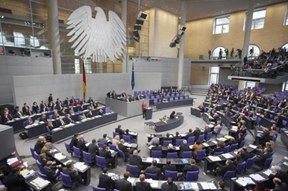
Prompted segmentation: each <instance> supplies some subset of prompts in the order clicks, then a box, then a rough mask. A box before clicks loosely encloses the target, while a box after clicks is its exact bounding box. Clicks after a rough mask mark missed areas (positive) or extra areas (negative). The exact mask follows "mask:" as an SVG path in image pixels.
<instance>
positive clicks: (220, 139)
mask: <svg viewBox="0 0 288 191" xmlns="http://www.w3.org/2000/svg"><path fill="white" fill-rule="evenodd" d="M217 140H218V141H224V142H225V141H226V139H225V138H223V137H221V138H218V139H217Z"/></svg>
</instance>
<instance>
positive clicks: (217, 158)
mask: <svg viewBox="0 0 288 191" xmlns="http://www.w3.org/2000/svg"><path fill="white" fill-rule="evenodd" d="M208 158H209V159H210V160H211V161H213V162H217V161H221V159H220V157H218V156H208Z"/></svg>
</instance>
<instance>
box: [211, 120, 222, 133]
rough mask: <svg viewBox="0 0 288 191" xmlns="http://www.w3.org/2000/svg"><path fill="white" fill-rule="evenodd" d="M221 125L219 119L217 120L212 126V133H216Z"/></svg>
mask: <svg viewBox="0 0 288 191" xmlns="http://www.w3.org/2000/svg"><path fill="white" fill-rule="evenodd" d="M221 126H222V124H221V121H217V122H216V125H215V127H214V129H213V133H214V134H217V132H218V130H219V129H220V128H221Z"/></svg>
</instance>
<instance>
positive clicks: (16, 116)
mask: <svg viewBox="0 0 288 191" xmlns="http://www.w3.org/2000/svg"><path fill="white" fill-rule="evenodd" d="M13 116H14V118H21V117H23V113H22V112H21V111H20V108H19V106H16V107H15V111H14V115H13Z"/></svg>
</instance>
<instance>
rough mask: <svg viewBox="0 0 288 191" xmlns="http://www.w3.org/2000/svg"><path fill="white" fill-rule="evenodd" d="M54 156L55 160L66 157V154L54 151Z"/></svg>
mask: <svg viewBox="0 0 288 191" xmlns="http://www.w3.org/2000/svg"><path fill="white" fill-rule="evenodd" d="M54 158H55V159H57V160H63V159H65V158H66V156H65V155H63V154H62V153H56V154H55V155H54Z"/></svg>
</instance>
